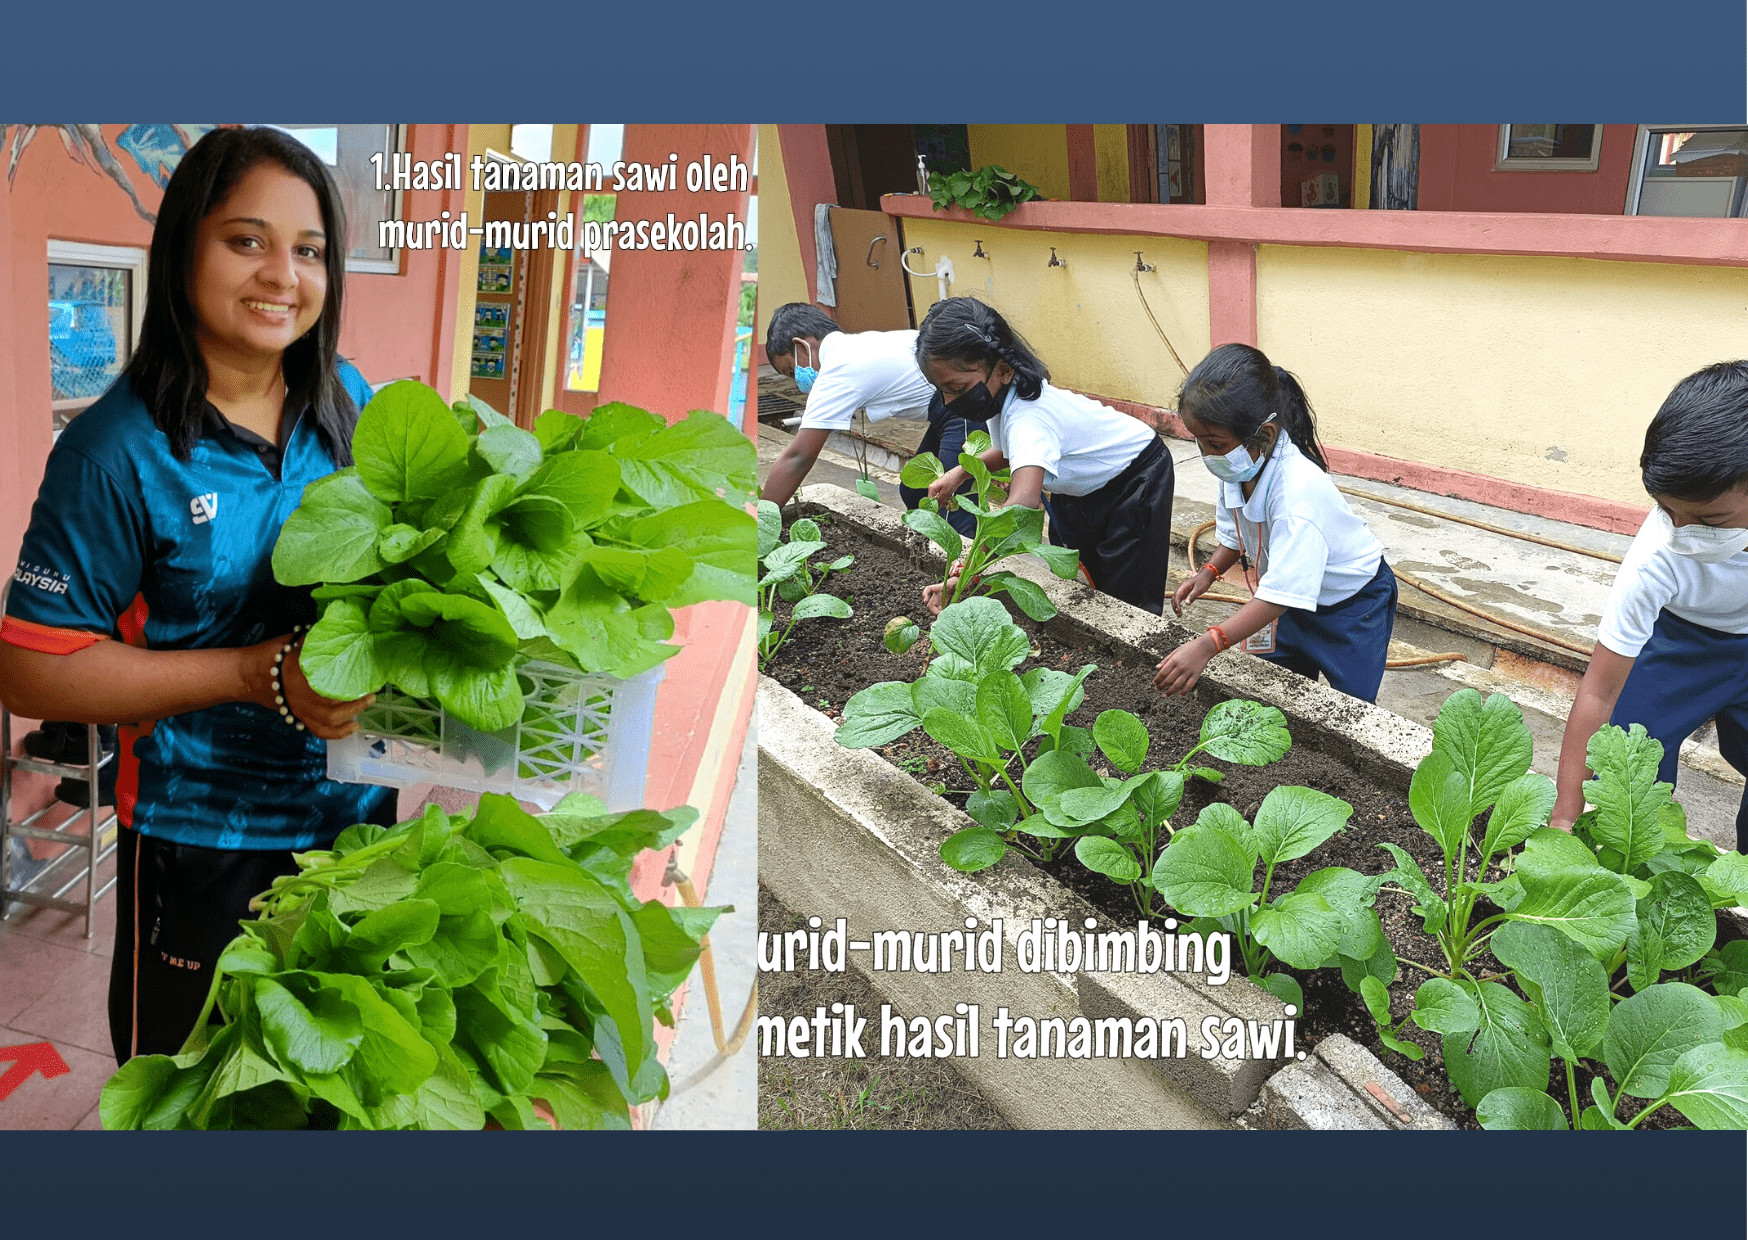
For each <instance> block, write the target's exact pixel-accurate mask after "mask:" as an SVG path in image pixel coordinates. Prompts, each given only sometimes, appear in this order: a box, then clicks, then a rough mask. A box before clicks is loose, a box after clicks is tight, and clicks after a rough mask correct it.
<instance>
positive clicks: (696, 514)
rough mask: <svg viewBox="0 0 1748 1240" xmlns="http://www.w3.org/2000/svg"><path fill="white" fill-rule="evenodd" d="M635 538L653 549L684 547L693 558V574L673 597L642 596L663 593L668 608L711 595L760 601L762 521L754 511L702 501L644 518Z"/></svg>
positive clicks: (636, 527) (633, 531) (736, 600)
mask: <svg viewBox="0 0 1748 1240" xmlns="http://www.w3.org/2000/svg"><path fill="white" fill-rule="evenodd" d="M630 537H631V539H632V541H633V542H637V543H641V544H642V545H643V546H644V547H647V548H650V549H652V550H660V549H663V548H671V549H672V550H674V551H677V552H683V553H684V554H685V555H686V556H688V557H689V558H690V559H691V561H692V575H691V576H690V577H687V578H685V579H684V580H683V582H682V583H681V584H680V586H679V587H678V589H676V590H675V591H674V592H673V594H672V595H671V596H666V597H663V596H658V595H656V594H654V593H650V592H647V591H646V592H643V593H642V594H641V595H640V597H643V598H645V599H648V600H650V601H652V602H654V601H656V600H657V599H658V598H660V601H662V602H665V603H666V604H667V605H668V606H669V607H686V606H689V605H690V604H692V603H702V602H708V601H712V600H726V601H728V602H734V603H745V604H747V605H748V606H751V605H752V604H753V602H754V601H755V597H754V582H755V580H756V577H757V573H756V565H755V563H754V560H755V557H756V553H757V550H758V524H757V522H756V521H755V520H754V519H753V517H752V516H751V515H750V514H748V513H746V512H742V511H740V510H738V509H736V508H735V507H733V506H732V505H730V504H725V503H723V502H721V501H720V500H703V501H700V502H698V503H696V504H686V505H684V506H682V507H679V508H670V509H668V510H667V511H665V512H658V513H655V514H654V515H653V516H648V517H645V518H644V519H643V520H641V521H639V522H637V523H636V524H635V525H633V526H632V527H631V531H630Z"/></svg>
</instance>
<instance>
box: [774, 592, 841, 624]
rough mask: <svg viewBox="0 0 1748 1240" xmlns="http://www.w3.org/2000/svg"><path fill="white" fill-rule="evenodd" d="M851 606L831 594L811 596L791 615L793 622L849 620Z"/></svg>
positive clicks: (803, 600) (797, 606) (798, 604)
mask: <svg viewBox="0 0 1748 1240" xmlns="http://www.w3.org/2000/svg"><path fill="white" fill-rule="evenodd" d="M850 615H851V611H850V605H849V604H848V603H846V602H844V600H843V599H841V598H838V597H836V596H835V595H831V594H809V595H808V596H807V597H806V598H804V599H802V600H801V601H800V602H799V603H797V604H795V610H793V611H791V612H790V613H789V618H790V619H792V620H822V619H823V620H848V619H849V618H850Z"/></svg>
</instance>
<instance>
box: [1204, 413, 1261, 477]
mask: <svg viewBox="0 0 1748 1240" xmlns="http://www.w3.org/2000/svg"><path fill="white" fill-rule="evenodd" d="M1273 421H1274V418H1273V417H1272V416H1271V417H1270V418H1269V419H1268V422H1273ZM1267 424H1268V423H1267V422H1265V423H1264V424H1263V425H1265V426H1266V425H1267ZM1267 463H1268V458H1267V457H1266V456H1265V457H1264V458H1263V459H1262V460H1260V461H1259V460H1256V459H1255V458H1253V457H1252V456H1251V455H1250V449H1249V448H1247V447H1245V446H1244V445H1243V444H1239V445H1238V446H1237V447H1236V448H1234V449H1232V451H1230V452H1228V453H1226V455H1224V456H1204V457H1203V458H1202V464H1204V465H1206V466H1207V467H1208V472H1209V473H1211V474H1213V475H1214V476H1215V477H1216V478H1218V479H1220V481H1222V482H1249V481H1250V480H1251V479H1252V478H1254V477H1256V476H1257V475H1258V474H1259V473H1261V472H1262V467H1263V466H1264V465H1266V464H1267Z"/></svg>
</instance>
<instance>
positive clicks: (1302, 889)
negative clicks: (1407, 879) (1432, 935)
mask: <svg viewBox="0 0 1748 1240" xmlns="http://www.w3.org/2000/svg"><path fill="white" fill-rule="evenodd" d="M1383 882H1384V878H1383V875H1381V874H1380V875H1372V876H1368V875H1365V874H1361V873H1360V872H1359V871H1357V870H1349V869H1345V868H1343V867H1341V866H1330V867H1329V868H1327V869H1322V870H1313V871H1312V872H1311V873H1309V874H1307V875H1306V876H1305V877H1304V878H1302V879H1300V880H1299V885H1298V887H1296V888H1295V890H1296V891H1298V892H1299V894H1301V895H1315V896H1322V897H1323V899H1324V900H1325V901H1326V902H1327V903H1328V905H1329V907H1330V908H1332V909H1334V910H1335V913H1336V915H1337V916H1338V917H1339V918H1340V919H1341V940H1340V942H1339V943H1337V945H1336V949H1335V950H1336V953H1337V954H1338V955H1342V956H1347V957H1349V958H1351V959H1354V960H1367V959H1370V958H1371V957H1372V956H1374V955H1376V954H1377V953H1378V949H1379V948H1380V947H1385V946H1388V941H1387V940H1386V939H1385V938H1384V931H1383V927H1382V926H1381V925H1380V924H1379V922H1378V915H1377V913H1375V912H1374V911H1373V910H1372V905H1373V902H1374V901H1376V899H1377V898H1378V888H1379V887H1380V886H1382V885H1383ZM1392 960H1394V957H1393V956H1392ZM1323 963H1324V964H1328V963H1329V962H1328V961H1324V962H1323ZM1319 967H1321V966H1319Z"/></svg>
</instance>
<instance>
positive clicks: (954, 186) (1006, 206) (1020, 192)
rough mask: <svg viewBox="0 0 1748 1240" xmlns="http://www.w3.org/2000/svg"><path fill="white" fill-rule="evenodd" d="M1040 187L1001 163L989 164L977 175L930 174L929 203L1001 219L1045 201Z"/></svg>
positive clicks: (982, 216)
mask: <svg viewBox="0 0 1748 1240" xmlns="http://www.w3.org/2000/svg"><path fill="white" fill-rule="evenodd" d="M1043 196H1044V195H1043V192H1042V191H1041V190H1039V188H1038V187H1037V186H1036V185H1033V184H1031V183H1030V182H1028V181H1022V180H1020V178H1019V177H1017V176H1015V175H1014V174H1013V173H1011V172H1009V171H1008V170H1007V169H1006V168H1003V167H1002V166H1001V165H1000V164H985V165H984V166H983V167H981V168H979V169H978V170H977V171H975V172H971V171H968V170H965V169H960V170H957V171H954V172H931V173H929V200H930V201H931V202H933V203H934V204H935V210H937V211H945V210H947V209H948V208H949V207H963V208H964V209H965V210H967V211H970V212H971V213H972V214H974V215H977V216H979V217H981V218H982V219H986V220H999V219H1001V218H1002V217H1003V216H1004V215H1007V214H1008V213H1009V212H1010V211H1012V210H1013V209H1014V208H1015V207H1017V206H1019V205H1020V204H1021V203H1022V202H1031V201H1032V200H1033V199H1034V198H1042V197H1043Z"/></svg>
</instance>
